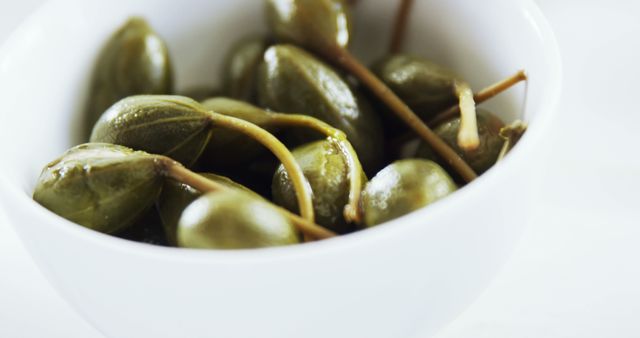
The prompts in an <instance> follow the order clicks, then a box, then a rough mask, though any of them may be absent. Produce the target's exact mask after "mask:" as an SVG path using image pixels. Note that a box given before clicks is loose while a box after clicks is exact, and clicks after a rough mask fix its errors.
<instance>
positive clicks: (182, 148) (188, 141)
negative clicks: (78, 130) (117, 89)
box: [91, 95, 211, 166]
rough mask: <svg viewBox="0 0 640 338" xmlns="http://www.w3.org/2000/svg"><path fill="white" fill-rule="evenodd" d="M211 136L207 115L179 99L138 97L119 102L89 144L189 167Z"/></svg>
mask: <svg viewBox="0 0 640 338" xmlns="http://www.w3.org/2000/svg"><path fill="white" fill-rule="evenodd" d="M210 136H211V121H210V118H209V113H208V112H207V111H206V110H205V109H204V108H203V107H202V106H201V105H200V104H199V103H198V102H196V101H193V100H191V99H189V98H186V97H182V96H168V95H140V96H131V97H127V98H125V99H122V100H121V101H119V102H118V103H116V104H115V105H113V106H112V107H111V108H109V110H107V112H105V114H104V115H102V117H101V118H100V120H99V121H98V122H97V123H96V125H95V127H94V129H93V133H92V135H91V142H104V143H113V144H119V145H123V146H126V147H129V148H133V149H136V150H143V151H146V152H149V153H152V154H158V155H165V156H168V157H171V158H172V159H174V160H176V161H178V162H180V163H182V164H184V165H185V166H190V165H192V164H193V163H194V162H195V160H196V159H198V157H199V156H200V154H201V153H202V151H203V150H204V147H205V146H206V145H207V143H208V142H209V138H210Z"/></svg>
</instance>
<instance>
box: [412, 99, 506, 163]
mask: <svg viewBox="0 0 640 338" xmlns="http://www.w3.org/2000/svg"><path fill="white" fill-rule="evenodd" d="M477 120H478V135H479V137H480V144H479V146H478V148H477V149H475V150H463V149H461V148H460V147H459V146H458V144H457V142H456V137H457V133H458V129H459V128H460V118H459V117H456V118H453V119H451V120H449V121H447V122H445V123H443V124H441V125H440V126H438V127H437V128H435V129H434V131H435V132H436V134H438V135H439V136H440V137H441V138H442V139H443V140H444V141H445V142H447V143H448V144H449V146H451V148H453V149H454V150H455V151H456V152H457V153H458V154H459V155H460V157H462V158H463V159H464V160H465V161H467V163H469V165H470V166H471V168H473V170H475V171H476V172H477V173H478V174H482V173H484V172H485V171H487V170H488V169H489V168H491V167H492V166H493V165H494V164H495V163H496V161H497V159H498V155H499V154H500V150H501V149H502V145H503V144H504V139H503V138H501V137H500V128H502V127H503V126H504V123H503V122H502V121H501V120H500V118H498V117H497V116H496V115H494V114H492V113H490V112H488V111H486V110H482V109H478V115H477ZM416 155H417V157H421V158H427V159H431V160H434V161H436V162H438V163H440V164H442V165H443V166H444V167H447V165H446V162H445V161H444V160H442V159H441V158H440V157H439V156H436V155H435V154H434V152H433V151H432V150H431V148H430V147H429V146H428V145H427V144H426V143H424V142H422V143H421V144H420V146H419V147H418V151H417V153H416Z"/></svg>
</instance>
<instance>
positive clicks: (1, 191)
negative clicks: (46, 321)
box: [0, 0, 562, 263]
mask: <svg viewBox="0 0 640 338" xmlns="http://www.w3.org/2000/svg"><path fill="white" fill-rule="evenodd" d="M517 1H518V2H519V4H520V6H522V8H523V10H524V11H526V13H527V14H528V15H529V19H530V20H529V21H530V24H531V25H533V26H534V27H535V29H536V30H537V31H538V33H539V36H540V38H541V40H542V41H543V44H544V45H545V47H546V48H545V50H546V52H545V55H546V56H547V58H548V60H547V61H548V62H547V63H548V67H549V68H550V69H549V70H550V80H551V81H549V83H547V84H546V88H547V89H546V92H547V94H548V96H547V97H546V98H544V99H543V100H542V103H541V108H540V109H539V110H538V111H537V112H536V117H535V120H534V121H532V123H531V124H530V125H529V130H528V131H527V133H526V134H525V136H524V137H523V138H522V139H521V140H520V142H519V143H518V145H517V146H516V147H515V148H514V149H513V151H512V152H510V154H509V156H507V157H506V158H505V159H504V160H503V161H501V162H500V163H498V164H496V165H495V166H494V167H493V168H492V169H491V170H489V171H487V172H486V173H484V174H483V175H482V176H480V177H479V178H478V179H477V180H476V181H474V183H473V184H470V185H468V186H465V187H463V188H461V189H459V190H458V191H457V192H456V193H454V194H452V195H450V196H448V197H447V198H445V199H443V200H440V201H437V202H436V203H434V204H433V205H430V206H429V208H423V209H420V210H417V211H414V212H412V213H409V214H407V215H404V216H401V217H399V218H397V219H394V220H392V221H389V222H386V223H384V224H383V225H381V226H376V227H373V228H369V229H366V231H357V232H355V233H352V234H348V235H343V236H338V237H336V238H332V239H328V240H323V241H317V242H311V243H304V244H303V245H291V246H284V247H273V248H262V249H242V250H203V249H187V248H175V247H163V246H156V245H150V244H145V243H138V242H134V241H130V240H125V239H121V238H118V237H115V236H112V235H106V234H103V233H100V232H97V231H93V230H90V229H88V228H85V227H82V226H78V225H77V224H75V223H73V222H71V221H68V220H66V219H64V218H62V217H60V216H58V215H56V214H54V213H52V212H50V211H49V210H47V209H45V208H43V207H40V206H39V205H37V204H36V203H35V202H34V201H33V200H32V199H31V196H28V195H27V194H25V192H24V191H23V190H22V189H20V188H19V187H17V186H16V185H15V184H11V183H10V182H9V181H8V179H7V178H6V177H5V175H0V197H2V196H5V197H7V198H11V199H13V200H14V202H15V203H19V204H21V205H24V206H25V208H29V211H30V214H32V215H34V218H38V219H49V220H50V221H51V222H50V223H52V224H51V225H52V226H54V227H56V229H57V231H62V232H66V235H68V236H69V237H76V238H78V240H81V241H87V242H90V243H91V244H94V245H96V246H101V247H103V248H105V249H106V250H117V251H121V252H122V253H126V254H129V255H139V256H148V257H154V258H158V259H161V260H172V261H189V262H194V261H196V262H225V263H229V262H230V261H231V262H256V261H258V262H262V261H274V260H295V259H300V258H304V257H310V256H316V255H322V254H325V253H327V254H328V253H329V252H333V251H342V250H348V249H349V248H352V247H355V246H362V245H367V246H368V245H370V244H371V243H372V242H379V241H385V240H388V239H389V238H392V237H396V236H399V235H401V234H402V233H405V232H407V231H410V230H409V228H411V227H416V226H421V227H423V226H431V227H433V226H436V225H437V224H435V223H432V224H426V225H425V224H421V223H422V222H420V221H419V220H420V219H425V216H427V217H428V218H433V219H438V218H439V217H441V215H446V214H447V213H453V212H454V210H455V208H456V207H457V206H458V205H461V202H462V200H465V199H473V198H476V197H474V196H475V195H478V192H479V191H480V192H481V191H483V190H486V188H485V186H487V187H488V186H492V185H495V184H497V181H498V180H499V178H500V176H501V174H502V173H503V172H508V171H511V170H512V169H511V168H514V167H515V166H516V165H517V163H518V162H519V161H523V160H525V156H526V154H527V152H528V151H530V150H529V149H531V148H535V147H536V146H537V145H538V144H540V143H541V142H542V141H543V140H542V139H543V138H544V135H545V133H546V132H545V131H546V130H548V129H549V127H548V126H549V124H550V123H551V120H552V117H553V116H552V115H553V113H554V112H555V111H556V109H557V107H558V103H559V100H560V94H561V90H562V59H561V55H560V48H559V46H558V43H557V40H556V37H555V33H554V32H553V30H552V28H551V25H550V24H549V22H548V21H547V19H546V18H545V16H544V14H543V13H542V11H541V10H540V8H539V7H538V5H537V4H536V3H535V2H534V0H517ZM56 2H57V1H47V2H45V3H44V4H42V5H41V6H40V7H38V8H37V9H36V11H34V12H33V13H32V14H31V15H29V16H28V17H27V19H26V20H25V21H23V22H22V23H21V24H20V25H19V26H18V28H17V29H16V30H14V31H13V32H12V33H11V34H10V35H9V37H8V38H7V40H6V41H5V42H4V44H3V45H2V46H0V66H1V65H2V62H3V60H4V59H5V58H6V57H7V55H8V54H10V51H11V50H12V49H14V48H15V46H16V45H17V44H18V43H19V40H20V37H21V36H23V35H24V33H25V32H27V31H28V30H29V27H31V26H33V25H34V24H35V23H36V22H37V21H38V18H39V17H40V16H42V15H43V13H44V12H45V10H46V8H47V7H48V6H52V5H53V4H54V3H56ZM4 204H5V203H3V205H2V207H3V208H4ZM7 214H8V213H7ZM7 221H8V223H10V224H11V225H12V226H13V227H14V228H15V229H16V230H17V231H16V232H17V233H18V234H19V237H20V238H21V240H22V241H23V242H26V241H28V239H27V238H24V237H23V234H22V231H20V230H19V228H20V227H19V226H17V224H14V223H15V222H14V221H13V220H11V218H10V217H7ZM256 253H259V254H256Z"/></svg>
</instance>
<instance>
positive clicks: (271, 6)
mask: <svg viewBox="0 0 640 338" xmlns="http://www.w3.org/2000/svg"><path fill="white" fill-rule="evenodd" d="M267 23H268V24H269V27H270V28H271V31H272V32H273V33H274V35H275V36H276V38H277V39H278V40H280V41H283V42H290V43H294V44H296V45H299V46H303V47H305V48H309V49H311V50H313V51H319V50H323V49H326V48H330V47H337V48H346V47H347V46H348V45H349V42H350V41H351V34H352V27H351V15H350V13H349V8H348V6H347V4H346V3H345V2H344V1H343V0H268V1H267Z"/></svg>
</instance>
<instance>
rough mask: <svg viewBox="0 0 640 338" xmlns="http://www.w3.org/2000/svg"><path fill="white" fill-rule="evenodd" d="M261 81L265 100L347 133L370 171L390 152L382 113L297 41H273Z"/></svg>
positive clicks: (272, 106) (271, 105) (277, 108)
mask: <svg viewBox="0 0 640 338" xmlns="http://www.w3.org/2000/svg"><path fill="white" fill-rule="evenodd" d="M258 85H259V87H258V92H259V98H260V103H261V105H262V106H265V107H268V108H269V109H272V110H275V111H279V112H284V113H294V114H305V115H310V116H313V117H315V118H317V119H319V120H322V121H324V122H326V123H328V124H329V125H331V126H333V127H335V128H337V129H340V130H342V131H343V132H344V133H345V134H346V135H347V139H348V140H349V141H350V142H351V144H352V145H353V147H354V148H355V150H356V152H357V154H358V157H359V158H360V161H361V162H362V165H363V167H364V168H365V171H372V170H375V169H376V168H377V167H378V166H379V165H380V163H381V161H382V158H383V155H384V154H383V151H382V149H383V137H382V126H381V124H380V121H379V119H378V116H377V115H376V114H375V113H374V112H373V110H372V109H371V106H370V104H369V103H368V102H367V101H366V100H365V99H364V97H363V96H362V95H360V94H358V93H357V92H356V91H354V89H353V88H351V87H350V86H349V84H348V83H347V82H346V81H345V80H344V79H343V78H342V77H341V76H340V75H338V73H336V72H335V71H334V70H333V69H331V67H329V66H328V65H327V64H325V63H324V62H322V61H320V60H318V59H317V58H315V57H314V56H312V55H311V54H309V53H307V52H305V51H304V50H302V49H300V48H298V47H294V46H291V45H277V46H273V47H270V48H269V49H267V51H266V52H265V55H264V63H263V65H262V66H261V69H260V75H259V81H258ZM307 134H308V133H307ZM307 134H305V135H307ZM305 138H307V139H308V138H309V137H308V136H306V137H305Z"/></svg>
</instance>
